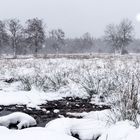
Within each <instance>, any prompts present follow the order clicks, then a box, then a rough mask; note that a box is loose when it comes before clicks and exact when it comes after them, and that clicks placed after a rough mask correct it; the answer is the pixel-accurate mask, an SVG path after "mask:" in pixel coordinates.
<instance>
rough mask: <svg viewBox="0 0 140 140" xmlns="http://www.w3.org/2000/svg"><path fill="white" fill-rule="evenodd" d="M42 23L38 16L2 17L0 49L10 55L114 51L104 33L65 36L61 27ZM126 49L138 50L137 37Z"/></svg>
mask: <svg viewBox="0 0 140 140" xmlns="http://www.w3.org/2000/svg"><path fill="white" fill-rule="evenodd" d="M45 25H46V24H45V23H44V22H43V20H41V19H38V18H33V19H28V20H27V21H26V22H25V24H24V25H22V24H21V23H20V21H19V20H18V19H9V20H4V21H2V20H1V21H0V53H1V54H11V55H13V57H16V56H17V55H29V54H32V55H34V56H35V57H36V56H37V55H38V54H43V55H44V54H57V53H64V54H66V53H69V54H70V53H94V52H95V53H114V46H113V45H112V44H111V43H107V42H106V40H105V39H104V37H102V38H99V39H96V38H94V37H92V36H91V35H90V34H89V33H88V32H87V33H85V34H84V35H82V36H81V37H79V38H66V37H65V32H64V31H63V30H62V29H53V30H51V31H48V30H47V28H46V27H45ZM107 29H108V28H107ZM112 29H113V28H112ZM109 33H110V32H109ZM111 33H112V32H111ZM107 37H108V36H107ZM109 39H110V38H109ZM109 41H110V40H109ZM127 51H128V52H133V53H139V52H140V40H138V39H137V40H136V39H133V42H131V43H129V44H128V45H127Z"/></svg>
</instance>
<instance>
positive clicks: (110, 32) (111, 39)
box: [104, 24, 120, 53]
mask: <svg viewBox="0 0 140 140" xmlns="http://www.w3.org/2000/svg"><path fill="white" fill-rule="evenodd" d="M104 39H105V41H106V42H107V43H109V44H110V45H112V46H113V48H114V52H115V53H116V50H118V49H119V46H120V41H119V36H118V30H117V26H116V25H114V24H110V25H107V27H106V30H105V37H104Z"/></svg>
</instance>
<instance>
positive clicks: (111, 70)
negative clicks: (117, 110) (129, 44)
mask: <svg viewBox="0 0 140 140" xmlns="http://www.w3.org/2000/svg"><path fill="white" fill-rule="evenodd" d="M0 63H1V65H0V106H8V105H19V106H20V105H25V106H26V107H27V108H31V109H32V108H36V109H38V110H39V109H40V105H41V104H45V103H46V102H47V101H54V100H59V99H63V98H64V97H73V98H75V97H79V98H81V99H85V98H89V97H90V96H91V95H90V94H89V92H88V91H89V90H94V91H96V92H97V94H95V95H94V94H93V95H92V98H91V103H93V104H97V105H101V104H106V105H112V104H113V105H114V103H115V102H117V101H118V100H119V99H118V98H119V97H120V94H119V93H120V91H121V90H120V89H124V88H125V87H127V81H129V82H128V83H130V79H131V76H132V75H133V74H139V73H140V72H139V70H140V62H139V56H135V57H134V56H124V57H121V58H120V57H119V56H115V57H112V56H111V57H110V56H104V57H103V58H102V57H101V58H100V57H97V58H92V59H83V60H80V59H66V58H59V59H56V58H55V59H47V60H46V59H27V60H26V59H21V60H20V59H17V60H16V59H15V60H12V59H4V60H0ZM91 75H92V76H91ZM88 76H89V77H88ZM138 76H139V75H138ZM91 77H92V78H93V79H94V80H93V79H92V78H91ZM44 79H45V80H44ZM10 80H11V81H10ZM89 80H90V82H93V83H92V84H89ZM114 80H116V81H115V82H114ZM99 82H100V83H99ZM110 84H112V85H113V86H115V87H116V88H115V89H112V90H109V91H108V89H109V87H108V85H110ZM101 97H103V98H101ZM58 112H59V111H58ZM68 114H71V115H73V116H75V117H77V116H80V117H82V118H81V119H77V118H66V117H64V116H61V117H60V118H57V119H55V120H52V121H50V122H48V123H46V126H45V127H37V126H36V125H37V122H36V120H35V118H33V117H31V116H30V115H28V114H25V113H23V112H13V113H12V114H9V115H4V116H1V117H0V138H1V140H19V139H21V140H30V139H34V140H39V139H41V140H56V139H57V140H77V139H80V140H133V139H134V140H139V139H140V128H139V127H136V125H135V123H134V122H132V121H130V120H117V119H116V116H115V114H114V113H113V112H112V111H111V109H106V110H102V111H91V112H83V113H78V112H68ZM115 119H116V121H115V122H114V120H115ZM137 121H138V123H140V115H139V114H138V116H137ZM11 124H15V125H17V129H9V126H10V125H11Z"/></svg>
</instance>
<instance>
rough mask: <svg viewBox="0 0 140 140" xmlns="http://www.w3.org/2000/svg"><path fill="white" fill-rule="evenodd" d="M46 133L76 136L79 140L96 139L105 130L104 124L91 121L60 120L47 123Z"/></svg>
mask: <svg viewBox="0 0 140 140" xmlns="http://www.w3.org/2000/svg"><path fill="white" fill-rule="evenodd" d="M45 127H46V129H47V130H48V131H50V130H51V131H54V132H58V133H61V134H67V135H78V136H79V138H80V139H81V140H91V139H93V138H94V139H96V138H98V137H99V136H100V135H101V134H102V133H103V132H104V131H105V129H106V128H107V126H106V123H105V122H103V121H99V120H93V119H72V118H71V119H70V118H60V119H56V120H53V121H51V122H49V123H48V124H47V125H46V126H45Z"/></svg>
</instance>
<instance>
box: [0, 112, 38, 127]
mask: <svg viewBox="0 0 140 140" xmlns="http://www.w3.org/2000/svg"><path fill="white" fill-rule="evenodd" d="M11 124H17V128H18V129H22V128H27V127H30V126H35V125H36V124H37V123H36V120H35V119H34V118H33V117H31V116H29V115H28V114H25V113H22V112H15V113H12V114H10V115H6V116H2V117H0V126H5V127H9V126H10V125H11Z"/></svg>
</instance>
